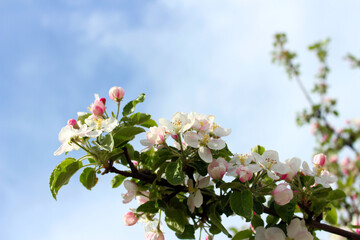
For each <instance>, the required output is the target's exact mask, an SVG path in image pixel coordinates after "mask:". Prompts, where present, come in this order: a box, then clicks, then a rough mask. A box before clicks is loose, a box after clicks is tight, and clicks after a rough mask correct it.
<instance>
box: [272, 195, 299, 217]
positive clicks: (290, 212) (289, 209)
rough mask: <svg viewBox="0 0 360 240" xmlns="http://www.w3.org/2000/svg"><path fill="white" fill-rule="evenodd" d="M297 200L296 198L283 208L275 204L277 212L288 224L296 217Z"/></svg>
mask: <svg viewBox="0 0 360 240" xmlns="http://www.w3.org/2000/svg"><path fill="white" fill-rule="evenodd" d="M296 203H297V199H296V197H295V196H294V197H293V199H291V201H290V202H289V203H288V204H285V205H283V206H280V205H278V204H277V203H276V202H274V209H275V212H276V213H277V214H278V215H279V216H280V217H281V219H282V220H284V221H285V222H287V223H290V221H291V219H292V218H293V217H294V212H295V208H296Z"/></svg>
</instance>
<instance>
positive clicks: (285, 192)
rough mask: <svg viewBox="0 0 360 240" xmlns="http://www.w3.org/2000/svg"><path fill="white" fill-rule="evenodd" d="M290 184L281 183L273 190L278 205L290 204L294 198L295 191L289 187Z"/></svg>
mask: <svg viewBox="0 0 360 240" xmlns="http://www.w3.org/2000/svg"><path fill="white" fill-rule="evenodd" d="M288 186H289V184H287V183H281V184H279V185H278V186H277V187H276V188H275V189H274V191H273V192H272V195H273V198H274V200H275V202H276V203H277V204H278V205H281V206H282V205H285V204H288V203H289V202H290V201H291V199H293V197H294V195H293V191H292V190H291V189H289V188H287V187H288Z"/></svg>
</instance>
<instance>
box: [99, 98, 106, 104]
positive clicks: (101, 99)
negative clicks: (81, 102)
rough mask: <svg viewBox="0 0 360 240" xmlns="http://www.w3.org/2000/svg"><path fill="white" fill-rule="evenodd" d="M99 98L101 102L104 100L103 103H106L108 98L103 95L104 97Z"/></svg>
mask: <svg viewBox="0 0 360 240" xmlns="http://www.w3.org/2000/svg"><path fill="white" fill-rule="evenodd" d="M99 100H100V102H102V103H103V104H104V105H105V103H106V98H104V97H102V98H100V99H99Z"/></svg>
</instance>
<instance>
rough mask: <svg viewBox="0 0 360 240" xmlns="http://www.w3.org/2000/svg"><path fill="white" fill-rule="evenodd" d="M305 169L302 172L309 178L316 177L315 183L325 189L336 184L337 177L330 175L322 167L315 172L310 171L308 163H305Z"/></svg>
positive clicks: (303, 165)
mask: <svg viewBox="0 0 360 240" xmlns="http://www.w3.org/2000/svg"><path fill="white" fill-rule="evenodd" d="M302 167H303V169H302V170H301V171H302V172H303V173H304V174H305V175H307V176H315V183H317V184H321V185H322V186H323V187H324V188H329V187H330V184H332V183H335V182H336V180H337V178H336V176H334V175H332V174H330V173H329V172H328V171H327V170H325V169H324V168H323V167H321V166H317V167H314V168H313V170H312V171H311V170H310V167H309V165H308V164H307V162H303V164H302Z"/></svg>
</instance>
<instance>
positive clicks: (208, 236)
mask: <svg viewBox="0 0 360 240" xmlns="http://www.w3.org/2000/svg"><path fill="white" fill-rule="evenodd" d="M213 239H214V237H213V236H211V235H207V236H206V237H205V240H213Z"/></svg>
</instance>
